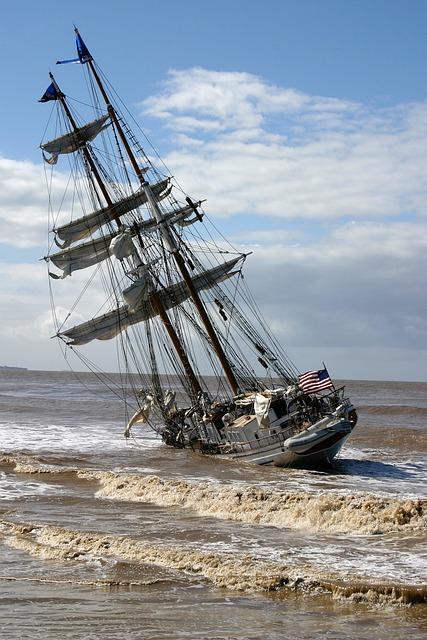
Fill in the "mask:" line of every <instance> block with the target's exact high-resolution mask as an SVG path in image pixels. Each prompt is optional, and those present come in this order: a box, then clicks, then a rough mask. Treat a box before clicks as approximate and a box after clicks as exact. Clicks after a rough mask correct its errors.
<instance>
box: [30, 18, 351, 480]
mask: <svg viewBox="0 0 427 640" xmlns="http://www.w3.org/2000/svg"><path fill="white" fill-rule="evenodd" d="M75 34H76V45H77V57H76V58H74V59H72V60H65V61H60V64H64V63H67V62H75V63H77V64H78V65H79V66H80V68H81V70H82V72H83V75H84V79H85V87H86V93H87V95H85V97H84V99H80V98H79V99H78V100H77V99H75V98H71V97H69V96H68V95H67V94H66V93H65V92H64V91H63V90H62V86H60V85H59V83H58V81H57V79H55V78H54V76H53V75H52V74H50V84H49V86H48V88H47V90H46V91H45V93H44V95H43V96H42V98H41V99H40V102H44V103H50V104H51V106H52V108H51V112H50V117H49V123H48V126H47V128H46V133H45V135H44V139H43V141H42V143H41V150H42V154H43V159H44V163H45V173H46V183H47V185H48V188H49V228H50V229H51V231H50V240H49V250H48V254H47V255H46V256H45V260H46V263H47V266H48V274H49V283H50V293H51V301H52V309H53V318H54V323H55V331H56V336H57V338H58V339H59V341H60V343H61V346H62V348H63V351H64V354H65V356H66V357H68V354H69V353H70V352H73V354H75V355H76V356H77V357H78V358H79V359H80V360H81V361H82V362H83V363H84V364H85V366H86V367H87V368H88V369H89V370H91V371H93V372H94V373H96V374H97V375H99V376H100V378H101V379H102V380H103V381H105V383H106V384H111V385H112V384H113V382H112V381H111V379H110V378H109V377H108V376H107V375H104V374H103V373H102V367H101V365H100V364H99V363H100V362H103V363H104V367H105V366H106V365H105V363H106V362H109V363H110V368H111V361H112V360H111V358H112V357H113V356H114V357H115V358H116V359H117V370H118V371H119V372H120V376H119V378H120V384H119V385H117V384H116V383H114V384H115V387H114V392H115V393H116V394H117V396H118V398H119V400H120V401H121V402H123V406H124V410H125V414H126V422H127V425H126V428H125V435H126V436H130V435H131V433H132V431H133V430H135V429H138V428H140V426H139V425H141V423H143V424H147V425H149V426H150V427H151V428H153V429H154V430H155V431H156V432H157V433H158V434H159V435H160V436H161V438H162V439H163V441H164V443H165V444H166V445H169V446H171V447H176V448H188V449H190V450H193V451H197V452H200V454H204V455H210V456H221V457H223V458H228V459H230V458H231V459H237V460H242V461H247V462H251V463H256V464H262V465H264V464H273V465H276V466H279V467H286V466H302V467H313V466H314V467H316V466H320V465H324V464H325V463H329V462H331V461H332V459H333V458H334V457H335V456H336V455H337V453H338V452H339V450H340V449H341V447H342V445H343V443H344V442H345V440H346V439H347V438H348V436H349V435H350V433H351V432H352V430H353V428H354V427H355V425H356V422H357V415H356V411H355V408H354V406H353V405H352V403H351V401H350V400H349V399H348V398H347V397H346V395H345V389H344V387H340V388H336V387H335V386H334V384H333V382H332V380H331V378H330V376H329V374H328V372H327V369H326V367H325V366H324V365H323V366H322V367H321V368H318V369H313V370H312V371H307V372H304V373H300V372H299V371H298V369H297V368H296V366H295V365H294V364H293V363H292V362H291V360H290V359H289V357H288V356H287V355H286V352H285V351H284V350H283V348H282V347H281V346H280V344H279V343H278V341H277V339H276V338H275V337H274V335H273V334H272V332H271V330H270V327H269V320H267V319H266V318H264V317H263V315H262V312H261V310H260V309H259V306H258V304H257V300H256V299H255V298H254V297H253V295H252V294H251V292H250V289H249V287H248V286H247V283H246V278H245V275H244V266H245V262H246V260H249V259H250V257H249V256H248V254H245V253H243V252H242V251H240V250H239V248H236V247H233V246H232V245H231V244H230V243H229V242H228V241H227V240H226V239H225V238H224V237H222V236H221V234H220V232H219V231H218V230H217V228H216V227H215V225H214V224H213V222H212V220H210V218H209V216H208V215H207V213H206V212H205V208H204V201H203V200H200V199H197V198H195V197H194V196H193V195H188V194H187V193H185V191H184V190H183V189H182V187H181V186H180V184H179V182H178V181H177V180H176V179H175V178H174V177H173V176H172V175H171V174H170V172H169V171H168V169H167V167H166V166H165V165H164V163H163V162H162V161H161V159H160V157H159V156H158V154H157V153H156V152H155V151H154V149H153V148H152V147H151V146H149V145H148V143H147V144H146V145H145V146H146V147H147V149H148V151H147V150H146V148H145V147H144V146H142V145H141V144H140V142H139V141H138V137H137V134H140V135H139V137H141V136H143V132H142V131H141V130H140V129H139V127H138V125H137V123H136V121H135V120H134V119H133V118H132V116H131V114H130V113H129V112H128V111H127V109H126V107H125V106H124V103H123V102H122V101H121V100H120V98H119V97H118V94H117V93H116V92H115V90H114V89H113V87H112V85H111V83H110V82H109V81H108V80H107V78H106V76H105V75H104V73H103V72H102V70H101V68H100V67H99V66H98V65H97V64H96V62H95V60H94V58H93V56H92V54H91V53H90V51H89V49H88V47H87V46H86V44H85V42H84V41H83V39H82V36H81V35H80V33H79V31H78V30H77V29H76V30H75ZM82 84H83V83H82ZM135 132H136V133H135ZM280 291H281V289H280V283H279V282H278V283H277V294H278V296H279V295H280ZM270 320H271V319H270ZM107 351H108V354H109V355H108V357H107V356H106V352H107ZM97 363H98V364H97ZM177 391H178V395H177ZM83 410H84V408H83Z"/></svg>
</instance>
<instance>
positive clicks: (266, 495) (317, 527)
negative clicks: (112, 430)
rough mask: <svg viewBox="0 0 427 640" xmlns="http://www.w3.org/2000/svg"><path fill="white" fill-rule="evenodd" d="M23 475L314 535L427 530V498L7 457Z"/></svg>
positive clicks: (102, 494) (105, 495) (6, 461)
mask: <svg viewBox="0 0 427 640" xmlns="http://www.w3.org/2000/svg"><path fill="white" fill-rule="evenodd" d="M0 462H2V464H10V465H12V466H14V471H15V472H17V473H22V474H51V475H52V476H55V475H59V476H64V475H68V474H73V475H74V476H75V477H76V478H79V479H81V480H85V481H89V482H96V483H99V485H100V488H99V490H98V491H97V492H96V494H95V495H96V497H98V498H103V499H109V500H121V501H128V502H145V503H151V504H155V505H157V506H162V507H181V508H184V509H190V510H192V511H193V512H195V513H197V514H198V515H200V516H205V517H215V518H222V519H226V520H234V521H237V522H242V523H246V524H257V525H263V526H275V527H283V528H290V529H305V530H310V531H314V532H323V533H333V534H335V533H338V534H353V535H360V534H363V535H373V534H384V533H392V532H403V533H405V532H417V531H422V530H424V529H425V528H426V526H427V500H423V499H399V498H389V497H381V496H378V495H370V494H354V495H351V494H343V493H339V492H337V491H331V490H330V491H327V492H323V493H318V492H316V493H314V492H309V491H288V492H287V491H281V490H279V489H274V488H271V487H262V486H255V485H248V484H220V483H214V482H206V481H191V482H190V481H186V480H178V479H171V478H160V477H159V476H156V475H141V474H131V473H114V472H111V471H93V470H90V469H81V470H79V469H76V468H74V469H73V468H71V467H59V466H55V465H48V464H43V463H38V462H36V461H34V460H28V459H20V458H13V457H10V458H7V459H6V458H3V459H2V460H0Z"/></svg>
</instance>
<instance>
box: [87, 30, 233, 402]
mask: <svg viewBox="0 0 427 640" xmlns="http://www.w3.org/2000/svg"><path fill="white" fill-rule="evenodd" d="M75 33H76V36H77V38H78V43H80V45H83V47H84V56H85V59H84V62H85V63H87V64H88V66H89V68H90V70H91V73H92V75H93V77H94V79H95V82H96V83H97V85H98V88H99V91H100V93H101V95H102V97H103V99H104V101H105V104H106V106H107V110H108V114H109V115H110V117H111V120H112V122H113V123H114V125H115V127H116V129H117V132H118V134H119V136H120V139H121V141H122V143H123V146H124V148H125V149H126V153H127V155H128V157H129V160H130V163H131V165H132V167H133V169H134V171H135V173H136V175H137V176H138V178H139V180H140V182H141V185H142V187H143V189H144V191H145V193H146V195H147V200H148V202H149V204H150V208H151V210H152V213H153V215H154V217H155V219H156V221H157V223H158V225H159V230H160V233H161V235H162V238H163V240H164V241H165V244H166V246H167V248H168V250H169V251H170V253H171V254H172V256H173V257H174V259H175V262H176V264H177V267H178V269H179V271H180V272H181V275H182V277H183V279H184V282H185V284H186V286H187V288H188V290H189V293H190V296H191V298H192V300H193V303H194V305H195V307H196V309H197V312H198V314H199V316H200V319H201V321H202V322H203V324H204V326H205V329H206V332H207V334H208V336H209V338H210V341H211V344H212V347H213V349H214V351H215V353H216V355H217V357H218V359H219V361H220V363H221V366H222V368H223V370H224V373H225V375H226V378H227V380H228V383H229V385H230V387H231V389H232V391H233V394H234V395H236V394H237V393H239V384H238V382H237V379H236V377H235V375H234V372H233V370H232V368H231V365H230V363H229V361H228V358H227V356H226V354H225V352H224V349H223V348H222V345H221V343H220V341H219V339H218V336H217V333H216V331H215V329H214V327H213V324H212V322H211V320H210V318H209V316H208V314H207V312H206V309H205V306H204V304H203V302H202V299H201V298H200V296H199V293H198V291H197V289H196V288H195V286H194V284H193V281H192V278H191V275H190V273H189V271H188V269H187V266H186V264H185V261H184V259H183V257H182V255H181V253H180V251H179V247H178V245H177V243H176V240H175V238H174V236H173V235H172V233H171V230H170V228H169V225H168V224H167V222H166V221H165V219H164V216H163V214H162V212H161V211H160V208H159V206H158V204H157V202H156V201H155V198H154V196H153V193H152V190H151V187H150V184H149V183H148V182H147V180H146V179H145V176H144V173H143V171H142V170H141V167H140V166H139V164H138V161H137V159H136V157H135V155H134V153H133V151H132V149H131V147H130V145H129V142H128V140H127V138H126V135H125V132H124V131H123V128H122V126H121V124H120V121H119V118H118V117H117V114H116V111H115V109H114V107H113V105H112V104H111V101H110V99H109V97H108V94H107V92H106V90H105V87H104V85H103V83H102V81H101V78H100V77H99V74H98V72H97V70H96V68H95V65H94V63H93V58H92V56H91V54H90V53H89V51H88V50H87V48H86V45H84V43H83V40H82V38H81V36H80V34H79V31H78V29H77V28H76V29H75ZM79 53H80V52H79ZM165 327H166V328H167V325H166V324H165ZM176 338H177V340H178V342H179V348H178V354H179V356H180V357H181V353H180V351H181V350H182V353H185V352H184V350H183V347H182V345H181V343H180V341H179V338H178V336H176ZM172 342H173V343H174V341H172ZM174 346H175V348H177V346H178V343H177V345H175V343H174Z"/></svg>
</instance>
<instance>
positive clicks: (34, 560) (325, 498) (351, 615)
mask: <svg viewBox="0 0 427 640" xmlns="http://www.w3.org/2000/svg"><path fill="white" fill-rule="evenodd" d="M116 382H117V379H116V377H115V376H112V379H111V389H110V390H109V389H105V388H104V387H103V386H102V385H101V384H100V382H99V380H98V379H97V378H96V377H95V376H93V375H91V374H79V376H78V377H76V376H75V375H74V374H72V373H69V372H33V371H23V372H20V371H7V372H1V373H0V548H1V553H0V637H1V638H5V639H6V638H7V639H9V638H10V639H18V638H43V639H47V640H50V639H52V640H53V639H55V640H56V639H57V638H63V639H65V640H70V639H72V638H85V639H88V640H89V639H91V638H100V637H104V638H108V639H113V638H120V639H122V638H123V637H126V638H127V639H128V640H133V639H140V638H141V639H150V640H155V639H157V638H159V639H160V638H168V639H174V638H179V639H180V638H183V639H193V638H209V639H212V640H214V639H215V640H219V639H225V638H227V639H239V640H241V639H258V638H263V639H264V638H269V639H276V638H277V639H278V638H289V639H293V638H298V639H303V638H314V637H317V636H319V637H320V636H322V637H325V638H328V639H329V638H337V639H338V638H339V639H341V638H351V639H359V638H367V639H368V638H369V639H370V638H372V637H377V638H386V637H387V638H393V639H400V638H401V639H403V638H405V640H406V639H408V638H411V639H418V638H420V639H421V638H425V637H426V634H427V610H426V609H427V604H426V600H427V548H426V542H427V534H426V525H427V501H426V492H427V482H426V480H427V457H426V451H427V438H426V434H427V383H401V382H368V381H349V382H347V383H346V384H347V391H348V394H349V395H350V397H351V398H352V400H353V402H354V404H356V406H357V407H358V412H359V423H358V426H357V428H356V430H355V431H354V432H353V434H352V436H351V438H350V439H349V441H348V443H347V444H346V446H345V447H344V448H343V450H342V452H341V454H340V456H339V458H338V459H337V460H336V461H335V462H334V464H333V465H332V467H331V468H330V469H327V470H323V471H304V470H292V469H277V468H273V467H272V468H269V467H256V466H251V465H249V464H247V463H240V462H230V461H224V460H221V459H219V458H215V457H203V456H201V455H200V454H197V453H192V452H189V451H180V450H174V449H170V448H168V447H166V446H165V445H163V444H162V443H161V441H160V440H159V439H158V437H157V436H156V434H155V433H154V432H152V431H151V430H150V429H149V428H148V427H147V426H145V427H142V426H139V427H137V428H135V435H134V438H133V439H131V440H130V441H125V439H124V438H123V430H124V423H125V413H124V409H123V403H122V402H121V401H120V399H119V398H118V397H117V395H116V394H115V390H114V384H115V383H116Z"/></svg>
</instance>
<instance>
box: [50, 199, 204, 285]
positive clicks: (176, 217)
mask: <svg viewBox="0 0 427 640" xmlns="http://www.w3.org/2000/svg"><path fill="white" fill-rule="evenodd" d="M192 213H193V209H192V207H190V206H185V207H182V208H181V209H178V210H177V211H170V212H169V213H167V214H166V215H165V216H164V220H165V221H167V222H169V224H174V223H177V224H178V225H182V224H183V223H186V224H193V223H194V222H196V219H195V218H191V219H190V220H187V218H188V217H189V216H190V215H191V214H192ZM157 226H158V225H157V222H156V220H155V219H154V218H149V219H148V220H143V221H142V222H139V223H138V224H137V225H136V227H134V226H132V227H131V228H130V229H128V230H127V231H128V233H130V235H131V236H135V235H136V234H137V233H138V232H140V233H147V232H150V231H154V230H155V229H156V228H157ZM117 237H118V234H117V233H109V234H107V235H105V236H100V237H99V238H95V239H93V240H89V241H87V242H84V243H83V244H80V245H77V246H75V247H70V248H68V249H64V250H63V251H57V252H56V253H53V254H51V255H50V256H49V260H50V261H51V262H52V263H53V264H54V265H55V266H56V267H58V269H61V271H62V275H61V276H55V275H54V274H51V276H52V277H53V278H58V277H59V278H65V277H66V276H69V275H71V274H72V273H73V271H78V270H79V269H86V268H87V267H92V266H93V265H95V264H98V263H99V262H102V261H103V260H105V259H106V258H108V257H109V256H111V255H112V253H114V251H113V246H114V245H112V242H113V241H114V239H115V238H117Z"/></svg>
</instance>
